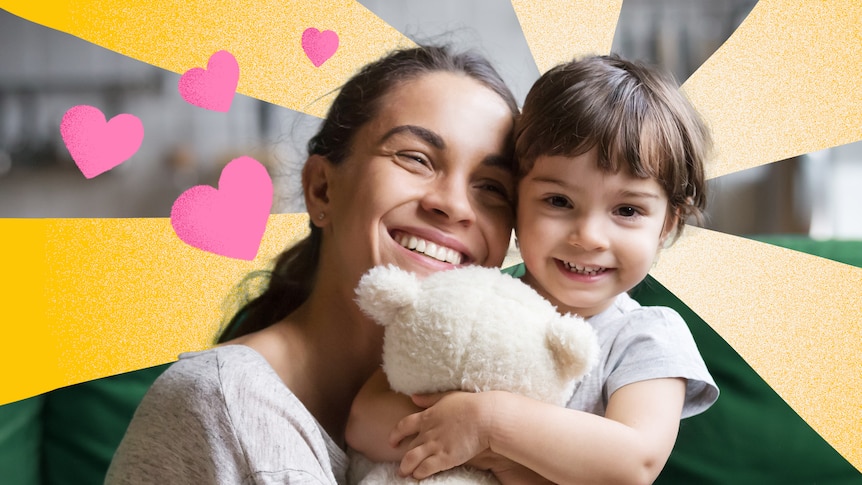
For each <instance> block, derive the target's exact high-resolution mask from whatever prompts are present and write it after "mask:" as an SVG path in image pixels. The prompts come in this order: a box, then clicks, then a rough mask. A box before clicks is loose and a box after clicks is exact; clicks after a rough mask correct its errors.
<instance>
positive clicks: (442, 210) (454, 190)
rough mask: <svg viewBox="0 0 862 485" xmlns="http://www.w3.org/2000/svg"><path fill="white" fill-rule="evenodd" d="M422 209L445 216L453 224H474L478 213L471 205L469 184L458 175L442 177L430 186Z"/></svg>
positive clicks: (423, 200)
mask: <svg viewBox="0 0 862 485" xmlns="http://www.w3.org/2000/svg"><path fill="white" fill-rule="evenodd" d="M422 208H423V209H425V210H427V211H429V212H433V213H435V214H438V215H442V216H445V217H446V218H447V219H449V220H450V221H451V222H456V223H462V224H464V223H472V222H473V221H475V219H476V213H475V211H474V210H473V204H472V203H471V199H470V193H469V184H468V182H467V180H465V179H463V177H459V176H457V175H454V174H452V175H442V176H440V177H438V178H437V179H436V180H435V182H434V183H433V184H430V185H429V186H428V190H427V193H426V194H425V196H424V197H423V198H422Z"/></svg>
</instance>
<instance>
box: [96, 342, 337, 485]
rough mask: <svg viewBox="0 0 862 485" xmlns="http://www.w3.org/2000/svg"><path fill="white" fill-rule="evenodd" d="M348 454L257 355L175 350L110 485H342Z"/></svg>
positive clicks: (234, 348) (240, 350) (230, 349)
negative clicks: (178, 352)
mask: <svg viewBox="0 0 862 485" xmlns="http://www.w3.org/2000/svg"><path fill="white" fill-rule="evenodd" d="M347 463H348V459H347V455H346V454H345V452H344V451H343V450H342V449H341V448H340V447H339V446H338V445H337V444H336V443H335V442H334V441H333V440H332V439H331V438H330V437H329V436H328V435H327V434H326V432H325V431H324V430H323V428H322V427H321V426H320V425H319V424H318V423H317V421H316V420H315V419H314V417H313V416H312V415H311V414H310V413H309V412H308V410H307V409H306V408H305V407H304V406H303V405H302V403H301V402H300V401H299V399H297V397H296V396H295V395H294V394H293V393H292V392H291V391H290V389H288V388H287V386H285V384H284V382H283V381H282V380H281V379H280V378H279V377H278V375H277V374H276V373H275V370H273V368H272V367H270V365H269V363H267V361H266V360H265V359H264V358H263V356H261V355H260V354H259V353H257V352H256V351H254V350H253V349H251V348H250V347H246V346H243V345H227V346H223V347H216V348H213V349H210V350H206V351H203V352H191V353H186V354H182V355H180V357H179V360H178V361H177V362H176V363H175V364H173V365H172V366H170V367H169V368H168V369H167V370H166V371H165V372H164V373H163V374H162V375H161V376H160V377H159V378H158V379H157V380H156V381H155V383H153V386H152V387H151V388H150V390H149V391H148V392H147V394H146V396H144V399H143V400H142V401H141V404H140V405H139V406H138V409H137V411H136V412H135V416H134V418H133V419H132V422H131V423H130V424H129V428H128V430H127V431H126V435H125V436H124V438H123V441H122V442H121V443H120V446H119V448H118V449H117V452H116V454H115V455H114V459H113V461H112V462H111V466H110V468H109V470H108V474H107V477H106V479H105V483H107V484H115V483H117V484H126V483H128V484H143V483H154V484H164V483H170V484H181V483H194V484H200V483H236V484H276V483H279V484H297V483H301V484H312V483H314V484H336V483H337V484H344V483H346V473H347Z"/></svg>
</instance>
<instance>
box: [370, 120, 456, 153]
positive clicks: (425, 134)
mask: <svg viewBox="0 0 862 485" xmlns="http://www.w3.org/2000/svg"><path fill="white" fill-rule="evenodd" d="M404 132H407V133H410V134H412V135H414V136H418V137H419V138H421V139H423V140H424V141H425V142H426V143H428V144H429V145H431V146H433V147H434V148H436V149H438V150H443V149H445V148H446V143H445V142H444V141H443V137H441V136H440V135H438V134H437V133H434V132H433V131H431V130H429V129H427V128H422V127H421V126H416V125H400V126H396V127H395V128H392V129H391V130H389V131H387V132H386V133H385V134H384V135H383V136H382V137H380V142H379V143H381V144H382V143H384V142H385V141H386V140H388V139H389V138H392V137H393V136H395V135H397V134H399V133H404Z"/></svg>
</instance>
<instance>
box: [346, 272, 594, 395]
mask: <svg viewBox="0 0 862 485" xmlns="http://www.w3.org/2000/svg"><path fill="white" fill-rule="evenodd" d="M356 294H357V302H358V304H359V307H360V308H361V309H362V311H363V312H365V313H366V314H367V315H368V316H369V317H371V318H372V319H374V321H376V322H377V323H378V324H380V325H383V326H384V327H385V330H384V343H383V370H384V372H385V373H386V376H387V378H388V380H389V384H390V386H391V387H392V389H393V390H395V391H398V392H402V393H404V394H420V393H429V392H439V391H450V390H463V391H473V392H477V391H487V390H505V391H510V392H515V393H518V394H522V395H525V396H528V397H531V398H534V399H538V400H541V401H545V402H549V403H553V404H558V405H565V403H566V402H567V401H568V399H569V398H570V397H571V393H572V391H573V388H574V385H575V384H576V382H577V381H578V379H579V378H581V377H582V376H584V375H585V374H586V373H587V372H588V371H589V370H590V369H591V367H592V366H593V365H594V364H595V361H596V359H597V356H598V344H597V343H596V336H595V333H594V331H593V329H592V327H590V326H589V324H588V323H586V322H585V321H584V320H583V319H581V318H580V317H578V316H575V315H571V314H567V315H562V314H560V313H559V312H557V310H556V308H555V307H554V306H553V305H552V304H551V303H550V302H548V301H547V300H545V299H544V298H543V297H542V296H540V295H539V294H538V293H536V291H535V290H533V289H532V288H530V287H529V286H527V285H526V284H524V283H523V282H521V281H520V280H518V279H516V278H513V277H511V276H509V275H506V274H503V273H501V272H500V271H499V270H498V269H493V268H482V267H479V266H467V267H460V268H456V269H452V270H448V271H441V272H437V273H433V274H431V275H430V276H427V277H425V278H422V279H420V278H418V277H417V276H416V275H414V274H413V273H409V272H406V271H404V270H401V269H399V268H396V267H394V266H388V267H384V266H379V267H375V268H372V269H371V270H370V271H369V272H368V273H366V274H365V275H364V276H363V277H362V279H361V280H360V282H359V285H358V287H357V289H356Z"/></svg>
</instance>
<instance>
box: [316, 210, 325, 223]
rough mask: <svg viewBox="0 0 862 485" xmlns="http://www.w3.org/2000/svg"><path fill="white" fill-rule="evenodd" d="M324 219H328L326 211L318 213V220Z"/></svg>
mask: <svg viewBox="0 0 862 485" xmlns="http://www.w3.org/2000/svg"><path fill="white" fill-rule="evenodd" d="M323 219H326V214H325V213H323V212H321V213H320V214H317V220H318V221H322V220H323Z"/></svg>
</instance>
